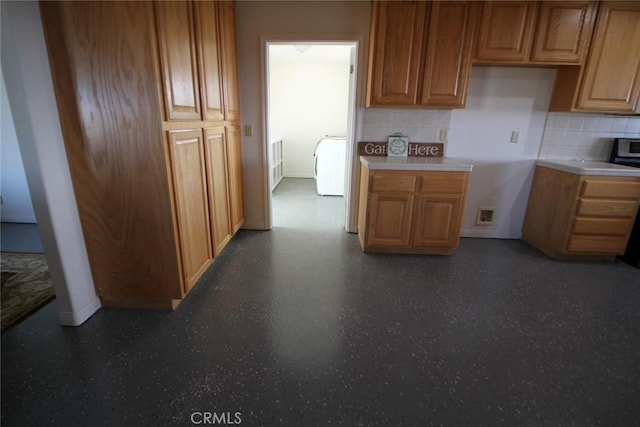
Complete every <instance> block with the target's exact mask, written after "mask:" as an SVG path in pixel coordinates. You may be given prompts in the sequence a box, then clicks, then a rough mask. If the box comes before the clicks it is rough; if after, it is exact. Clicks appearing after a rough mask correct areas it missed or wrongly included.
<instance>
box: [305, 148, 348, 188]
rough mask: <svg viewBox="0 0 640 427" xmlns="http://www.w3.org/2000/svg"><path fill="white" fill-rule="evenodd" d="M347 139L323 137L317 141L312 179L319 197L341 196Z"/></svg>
mask: <svg viewBox="0 0 640 427" xmlns="http://www.w3.org/2000/svg"><path fill="white" fill-rule="evenodd" d="M346 155H347V139H346V138H345V137H328V136H327V137H325V138H322V139H321V140H320V141H318V145H317V146H316V152H315V153H314V157H315V159H314V165H313V177H314V178H315V180H316V188H317V191H318V194H319V195H321V196H343V195H344V174H345V158H346Z"/></svg>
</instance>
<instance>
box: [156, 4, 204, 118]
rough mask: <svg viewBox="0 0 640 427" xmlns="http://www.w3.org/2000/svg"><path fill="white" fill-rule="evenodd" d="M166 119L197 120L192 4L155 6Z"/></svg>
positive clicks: (198, 90)
mask: <svg viewBox="0 0 640 427" xmlns="http://www.w3.org/2000/svg"><path fill="white" fill-rule="evenodd" d="M155 9H156V26H157V32H158V43H159V45H160V46H159V47H160V62H161V65H162V78H163V81H164V104H165V110H166V111H165V112H166V118H167V120H200V118H201V113H200V87H199V84H198V71H197V70H198V65H197V59H196V49H195V46H196V43H195V34H194V25H193V12H192V5H191V3H189V2H183V1H166V2H165V1H161V2H156V3H155Z"/></svg>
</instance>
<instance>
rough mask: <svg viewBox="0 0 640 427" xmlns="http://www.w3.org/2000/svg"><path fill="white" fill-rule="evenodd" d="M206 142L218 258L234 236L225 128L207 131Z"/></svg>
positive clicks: (212, 221)
mask: <svg viewBox="0 0 640 427" xmlns="http://www.w3.org/2000/svg"><path fill="white" fill-rule="evenodd" d="M204 142H205V151H206V154H207V156H206V158H207V182H208V190H209V213H210V216H211V229H212V231H213V236H212V239H213V252H214V256H218V254H219V253H220V252H221V251H222V249H223V248H224V247H225V245H226V244H227V243H228V242H229V240H230V239H231V236H232V235H233V230H232V228H231V218H230V206H229V173H228V168H227V158H228V156H227V140H226V137H225V131H224V127H219V128H208V129H205V130H204Z"/></svg>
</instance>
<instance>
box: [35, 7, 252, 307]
mask: <svg viewBox="0 0 640 427" xmlns="http://www.w3.org/2000/svg"><path fill="white" fill-rule="evenodd" d="M41 13H42V19H43V25H44V30H45V35H46V39H47V46H48V51H49V59H50V63H51V69H52V75H53V81H54V87H55V91H56V98H57V102H58V108H59V111H60V121H61V125H62V131H63V134H64V139H65V146H66V151H67V157H68V161H69V168H70V171H71V178H72V182H73V186H74V191H75V194H76V200H77V203H78V208H79V213H80V219H81V223H82V229H83V233H84V238H85V243H86V246H87V251H88V255H89V262H90V265H91V271H92V275H93V280H94V284H95V286H96V291H97V293H98V295H99V296H100V298H101V299H102V301H103V303H105V304H107V305H113V306H130V307H167V308H175V307H176V306H177V304H178V303H179V302H180V300H181V299H182V298H183V297H184V296H185V295H186V293H187V292H188V291H189V289H190V288H191V287H192V286H193V285H194V284H195V283H196V281H197V280H198V279H199V277H200V276H201V275H202V273H203V272H204V271H205V270H206V268H207V267H208V266H209V264H210V263H211V261H212V260H213V258H214V256H216V255H217V254H218V253H219V252H220V251H221V250H222V249H223V248H224V246H225V245H226V243H227V242H228V241H229V239H230V238H231V237H232V235H233V234H234V233H235V232H236V231H237V230H238V228H240V226H241V225H242V223H243V221H244V215H243V206H242V146H241V139H240V132H239V129H240V125H239V120H240V117H239V108H238V88H237V81H238V79H237V64H236V46H235V22H234V20H235V13H234V4H233V3H232V2H42V3H41ZM230 62H233V63H230Z"/></svg>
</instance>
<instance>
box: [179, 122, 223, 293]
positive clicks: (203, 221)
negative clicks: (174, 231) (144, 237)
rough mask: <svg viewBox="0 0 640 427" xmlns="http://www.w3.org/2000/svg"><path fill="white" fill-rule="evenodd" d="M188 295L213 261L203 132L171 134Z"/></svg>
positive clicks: (180, 234)
mask: <svg viewBox="0 0 640 427" xmlns="http://www.w3.org/2000/svg"><path fill="white" fill-rule="evenodd" d="M168 139H169V144H170V147H171V167H172V171H173V186H174V190H175V200H176V210H177V217H178V235H179V239H180V253H181V256H182V265H183V275H184V279H185V286H186V289H185V292H186V291H188V290H189V289H191V287H192V286H193V285H194V284H195V282H196V281H197V279H198V278H199V277H200V274H201V273H202V270H204V269H205V268H206V267H207V266H208V265H209V263H210V262H211V260H212V259H213V251H212V250H211V240H210V238H209V236H210V235H211V230H210V227H209V206H208V195H207V180H206V172H205V153H204V144H203V139H202V131H201V130H200V129H198V130H186V131H171V132H169V138H168Z"/></svg>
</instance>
